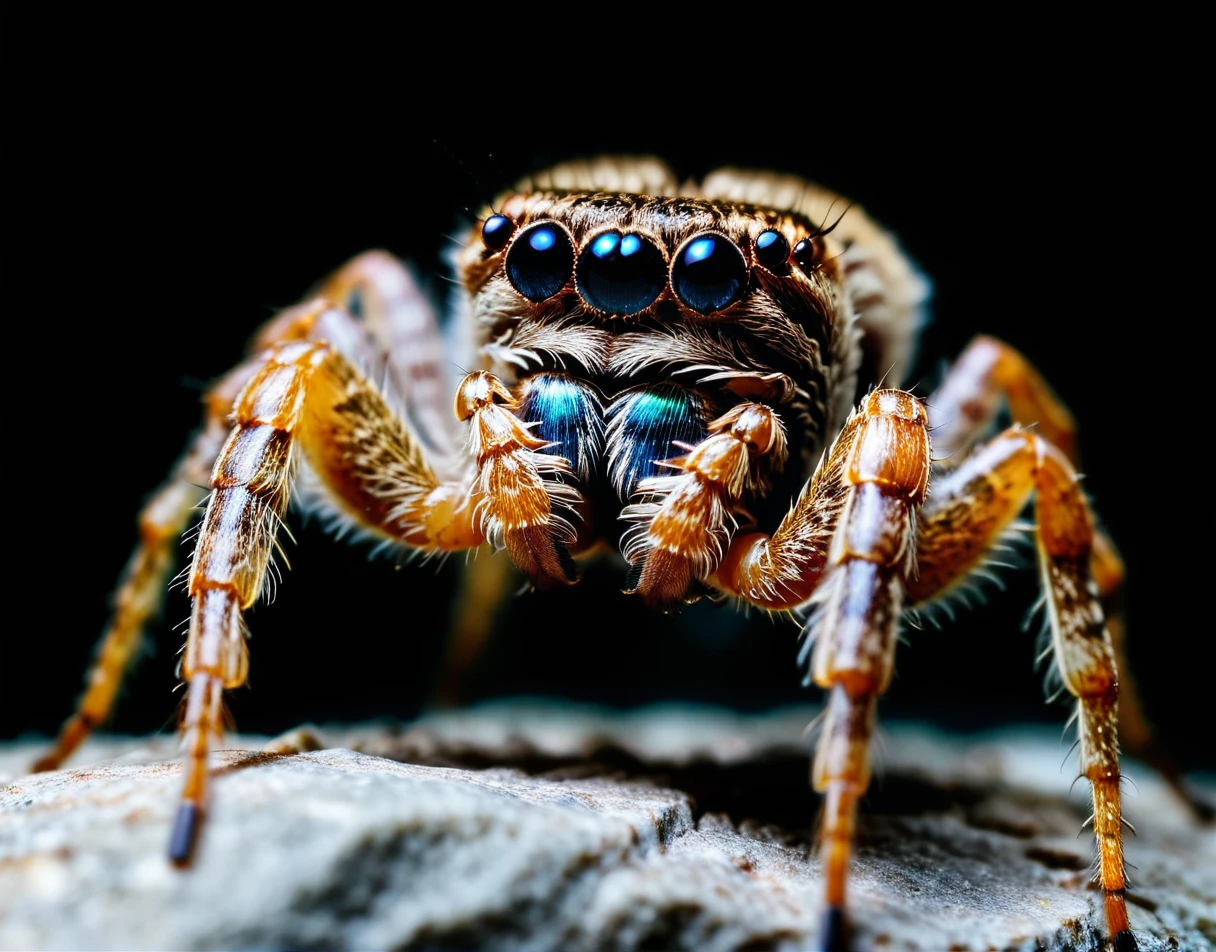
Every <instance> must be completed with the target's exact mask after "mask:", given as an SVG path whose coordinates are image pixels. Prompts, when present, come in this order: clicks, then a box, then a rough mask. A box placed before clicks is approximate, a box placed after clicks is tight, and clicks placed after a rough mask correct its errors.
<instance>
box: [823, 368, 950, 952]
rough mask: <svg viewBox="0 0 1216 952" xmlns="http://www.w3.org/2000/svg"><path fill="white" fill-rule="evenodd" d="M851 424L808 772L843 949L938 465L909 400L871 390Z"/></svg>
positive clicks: (830, 919)
mask: <svg viewBox="0 0 1216 952" xmlns="http://www.w3.org/2000/svg"><path fill="white" fill-rule="evenodd" d="M854 420H856V421H858V422H857V423H856V425H855V426H854V427H853V428H852V432H851V439H850V440H849V442H848V445H847V446H845V447H839V448H838V449H840V450H843V451H844V453H845V461H844V465H843V467H842V471H841V473H840V478H841V484H842V485H841V488H842V489H843V490H844V497H845V499H844V506H843V509H842V511H841V513H840V517H839V522H838V523H837V525H836V527H835V531H834V532H833V534H832V543H831V549H830V551H829V554H828V559H827V565H826V568H825V576H824V581H823V585H822V586H821V588H820V591H819V592H818V594H817V601H818V603H819V607H818V610H817V612H816V614H815V615H814V617H813V619H812V622H811V624H812V631H813V634H814V638H815V642H814V644H815V649H814V657H813V659H812V663H811V673H812V677H813V678H814V680H815V683H816V684H818V685H819V686H820V687H822V688H824V689H826V690H827V691H828V692H829V697H828V707H827V715H826V719H825V721H824V727H823V733H822V735H821V736H820V738H819V744H818V748H817V750H816V754H815V761H814V765H813V767H812V771H811V779H812V784H813V786H814V787H815V789H816V790H817V791H819V792H820V793H822V794H823V797H824V800H823V824H822V828H821V831H820V855H821V857H822V860H823V871H824V881H825V895H824V900H825V911H824V922H823V927H822V931H821V935H820V944H821V946H822V947H823V948H824V949H829V950H837V949H843V948H844V946H845V941H846V936H845V932H846V930H845V920H844V906H845V892H846V882H847V878H848V865H849V859H850V856H851V853H852V843H853V837H854V833H855V826H856V815H857V802H858V800H859V799H860V798H861V797H862V795H863V794H864V793H865V791H866V789H867V788H868V786H869V782H870V766H869V760H870V758H869V746H870V738H871V736H872V734H873V729H874V720H875V707H876V703H877V699H878V695H880V694H882V693H883V692H884V691H885V690H886V689H887V686H888V685H889V684H890V681H891V674H892V672H893V670H894V663H895V645H896V641H897V636H898V631H899V619H900V613H901V611H902V608H903V597H904V578H905V577H906V575H907V573H908V571H909V569H910V567H911V565H912V564H913V561H914V549H915V541H914V540H915V526H916V508H917V507H918V506H919V505H920V504H921V503H923V502H924V499H925V492H926V489H927V486H928V481H929V470H930V465H931V463H930V460H931V454H930V448H929V433H928V416H927V414H926V413H925V410H924V408H923V407H922V406H921V405H920V403H919V402H918V401H917V400H916V398H915V397H913V396H911V395H910V394H906V393H901V392H898V391H889V390H888V391H877V392H876V393H872V394H870V395H869V396H868V397H867V398H866V399H865V401H864V402H863V403H862V408H861V412H860V414H859V415H858V416H857V417H855V418H854ZM846 432H848V431H847V430H846Z"/></svg>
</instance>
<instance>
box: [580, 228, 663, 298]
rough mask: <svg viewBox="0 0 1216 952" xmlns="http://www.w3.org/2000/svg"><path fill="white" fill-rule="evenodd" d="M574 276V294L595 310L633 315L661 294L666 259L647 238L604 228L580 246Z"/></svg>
mask: <svg viewBox="0 0 1216 952" xmlns="http://www.w3.org/2000/svg"><path fill="white" fill-rule="evenodd" d="M574 278H575V281H576V282H577V283H578V293H579V294H580V295H582V298H583V300H584V301H586V302H587V303H588V304H590V305H591V306H592V307H593V308H595V309H596V310H597V311H603V312H604V313H605V314H617V315H621V316H624V315H629V314H637V313H638V312H639V311H644V310H646V308H648V307H650V305H651V304H653V303H654V302H655V299H656V298H658V296H659V295H660V294H662V293H663V285H664V284H666V283H667V262H666V261H664V260H663V252H661V251H660V250H659V249H658V246H656V245H655V243H654V242H652V241H651V240H650V239H649V238H645V237H643V236H642V235H635V234H632V233H626V234H622V233H621V232H619V231H605V232H601V233H600V234H598V235H596V236H595V237H594V238H593V239H592V240H591V243H590V244H589V245H587V246H586V247H585V248H583V250H582V253H581V254H580V255H579V256H578V269H577V270H576V271H575V274H574Z"/></svg>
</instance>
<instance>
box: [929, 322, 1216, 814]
mask: <svg viewBox="0 0 1216 952" xmlns="http://www.w3.org/2000/svg"><path fill="white" fill-rule="evenodd" d="M1002 399H1004V401H1005V403H1006V404H1007V405H1008V407H1009V412H1010V414H1011V415H1012V416H1013V420H1014V422H1015V423H1018V424H1021V425H1023V426H1030V425H1031V424H1034V426H1035V428H1036V430H1037V432H1038V435H1039V436H1040V437H1042V438H1043V439H1044V440H1046V441H1047V442H1048V443H1050V444H1052V445H1053V446H1055V447H1056V448H1057V449H1058V450H1059V451H1060V452H1062V453H1063V454H1064V455H1065V456H1066V457H1067V458H1068V460H1069V461H1070V462H1071V463H1072V465H1073V466H1074V467H1075V468H1077V469H1078V470H1079V469H1080V468H1081V457H1080V452H1079V450H1078V447H1077V428H1076V423H1075V422H1074V420H1073V416H1072V414H1071V413H1070V412H1069V410H1068V408H1067V407H1066V406H1065V405H1064V402H1063V401H1062V400H1061V399H1060V398H1059V396H1057V395H1056V393H1055V392H1054V391H1053V390H1052V389H1051V387H1050V385H1048V383H1047V381H1046V380H1044V379H1043V377H1042V376H1041V375H1040V374H1039V372H1038V371H1037V370H1035V369H1034V366H1033V365H1032V364H1031V363H1030V361H1028V360H1027V359H1026V358H1025V357H1024V356H1022V355H1021V354H1020V353H1018V352H1017V351H1016V350H1014V349H1013V348H1012V347H1010V346H1009V345H1008V344H1006V343H1004V342H1003V341H1000V340H997V339H996V338H993V337H987V336H980V337H976V338H975V339H974V340H973V341H972V342H971V343H970V344H968V346H967V347H966V349H965V350H964V351H963V353H962V354H960V355H959V358H958V360H957V361H956V362H955V363H954V365H953V366H952V367H951V368H950V371H949V373H948V374H947V376H946V379H945V380H943V381H942V384H941V386H940V387H939V388H938V389H937V391H935V392H934V394H933V396H931V397H930V398H929V401H928V407H929V419H930V423H931V425H932V426H933V445H934V449H935V452H936V453H937V456H938V458H939V459H942V460H945V461H946V462H947V463H948V464H950V462H951V461H952V460H961V459H963V458H964V454H965V453H966V451H967V450H968V449H969V448H970V447H971V446H972V445H973V444H974V443H975V441H976V440H977V439H978V438H979V437H980V436H981V435H983V434H984V433H985V432H986V431H987V430H988V428H989V427H990V426H991V424H992V422H993V420H994V419H995V418H996V414H997V410H998V409H999V406H1000V401H1001V400H1002ZM1091 571H1092V573H1093V576H1094V578H1095V580H1096V581H1097V582H1098V586H1099V589H1100V591H1101V595H1102V605H1103V610H1104V612H1105V614H1106V619H1107V627H1108V629H1109V631H1110V633H1111V637H1112V642H1113V645H1114V652H1115V658H1116V661H1117V663H1118V665H1119V670H1120V671H1121V672H1122V674H1123V683H1122V684H1121V686H1120V687H1121V690H1120V695H1121V700H1120V704H1119V729H1120V734H1121V736H1122V738H1123V743H1124V746H1125V747H1126V749H1127V751H1128V752H1129V753H1130V754H1132V755H1133V756H1135V757H1139V758H1140V759H1141V760H1143V761H1145V762H1146V763H1148V764H1149V765H1150V766H1151V767H1153V768H1154V769H1155V770H1156V771H1157V772H1158V773H1160V774H1161V776H1162V777H1163V778H1164V779H1165V780H1166V782H1167V783H1169V785H1170V787H1171V788H1172V789H1173V790H1174V792H1175V793H1176V794H1177V795H1178V797H1179V798H1180V799H1181V800H1182V801H1183V802H1184V803H1186V805H1187V807H1188V808H1189V809H1190V810H1191V811H1192V813H1194V814H1195V816H1196V817H1198V818H1200V819H1205V820H1211V818H1212V816H1213V813H1214V810H1213V806H1212V805H1211V804H1210V803H1207V802H1205V801H1204V800H1203V799H1202V798H1201V797H1200V796H1199V794H1198V793H1197V792H1196V791H1195V790H1193V789H1191V788H1190V787H1189V786H1188V784H1187V782H1186V779H1185V778H1184V777H1183V776H1182V774H1181V772H1180V771H1179V770H1178V767H1177V765H1176V764H1175V763H1174V762H1173V759H1172V758H1171V757H1170V756H1169V754H1168V753H1167V752H1166V751H1165V749H1164V748H1163V747H1162V746H1161V744H1160V743H1159V742H1158V741H1157V740H1156V738H1155V737H1154V736H1153V731H1152V728H1151V727H1150V726H1149V723H1148V719H1147V718H1146V717H1145V715H1144V709H1143V706H1142V705H1141V703H1140V697H1139V693H1138V692H1137V690H1136V686H1135V682H1134V680H1133V679H1132V678H1131V676H1130V669H1129V668H1128V665H1127V663H1126V662H1127V651H1126V644H1125V642H1126V626H1125V625H1124V623H1123V617H1122V612H1121V611H1120V610H1119V607H1118V606H1119V604H1120V597H1119V596H1120V593H1121V591H1122V588H1123V564H1122V560H1121V559H1120V557H1119V553H1118V550H1117V548H1116V547H1115V544H1114V542H1113V541H1112V540H1111V539H1110V537H1109V536H1108V535H1107V534H1106V533H1105V532H1104V531H1103V530H1102V528H1101V527H1100V526H1099V527H1095V530H1094V542H1093V556H1092V565H1091Z"/></svg>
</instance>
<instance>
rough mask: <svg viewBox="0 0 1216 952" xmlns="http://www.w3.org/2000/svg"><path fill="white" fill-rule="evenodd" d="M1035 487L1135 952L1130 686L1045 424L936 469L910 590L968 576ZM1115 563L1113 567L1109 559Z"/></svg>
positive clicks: (1129, 944)
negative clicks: (1122, 719) (1127, 723)
mask: <svg viewBox="0 0 1216 952" xmlns="http://www.w3.org/2000/svg"><path fill="white" fill-rule="evenodd" d="M1031 493H1035V495H1036V521H1037V528H1038V533H1037V541H1038V558H1039V566H1040V570H1041V574H1042V580H1043V586H1044V588H1045V589H1046V590H1047V595H1048V614H1049V617H1050V622H1051V633H1052V642H1053V644H1054V648H1055V656H1056V664H1057V666H1058V668H1059V671H1060V674H1061V676H1062V678H1063V681H1064V685H1065V687H1066V688H1067V689H1068V691H1069V692H1071V693H1072V694H1073V695H1074V696H1075V697H1076V698H1077V699H1078V707H1079V715H1080V718H1079V724H1080V728H1079V730H1080V738H1081V745H1080V746H1081V764H1080V766H1081V773H1082V774H1083V775H1084V776H1085V777H1086V779H1088V780H1089V782H1090V785H1091V787H1092V792H1093V804H1094V817H1093V825H1094V834H1095V836H1096V838H1097V842H1098V878H1099V881H1100V882H1101V885H1102V889H1103V891H1104V901H1105V910H1106V922H1107V926H1108V928H1109V930H1110V935H1111V936H1112V937H1113V939H1114V941H1115V947H1116V948H1117V949H1119V950H1120V952H1125V950H1131V949H1134V948H1136V943H1135V939H1134V938H1133V937H1132V933H1131V931H1130V927H1129V925H1128V918H1127V906H1126V901H1125V898H1124V890H1125V888H1126V885H1127V882H1126V878H1125V875H1124V865H1123V844H1122V831H1121V828H1120V824H1121V819H1120V817H1121V813H1120V801H1119V781H1120V773H1119V746H1118V725H1117V711H1118V700H1119V693H1120V685H1119V682H1118V675H1117V670H1118V669H1117V663H1116V658H1115V652H1114V646H1113V644H1112V640H1111V634H1110V631H1109V628H1108V626H1107V623H1106V617H1105V613H1104V611H1103V608H1102V598H1101V590H1100V587H1099V584H1098V582H1097V581H1096V580H1095V573H1094V571H1093V568H1092V566H1093V564H1094V552H1095V538H1096V536H1095V531H1094V526H1093V518H1092V516H1091V514H1090V511H1089V507H1088V505H1087V504H1086V501H1085V496H1084V494H1083V493H1082V492H1081V489H1080V486H1079V483H1078V477H1077V473H1076V470H1075V469H1074V468H1073V465H1072V463H1071V462H1070V461H1069V460H1068V458H1067V456H1066V455H1065V453H1064V452H1063V451H1061V450H1059V449H1058V448H1056V447H1055V446H1053V445H1052V444H1051V443H1049V442H1048V441H1047V440H1045V439H1042V438H1040V437H1039V436H1037V435H1036V434H1035V433H1033V432H1031V431H1028V430H1023V429H1021V428H1019V427H1013V428H1011V429H1009V430H1006V431H1005V432H1004V433H1002V434H1000V435H999V436H998V437H996V438H995V439H994V440H992V441H991V442H990V443H988V444H986V445H984V446H982V447H980V448H979V449H977V450H975V451H974V452H973V453H971V454H970V455H969V456H968V457H967V458H966V459H964V460H963V461H962V462H961V464H959V465H958V466H957V467H956V468H955V469H953V470H952V471H949V472H947V473H944V474H942V475H940V476H939V477H937V478H935V480H934V483H933V494H932V496H930V498H929V500H928V501H927V502H926V503H925V505H924V506H923V507H922V509H921V510H920V514H919V532H918V536H917V539H918V542H917V572H916V573H915V574H914V575H913V576H912V577H910V578H909V579H908V583H907V591H908V596H909V598H910V599H911V600H912V601H913V602H922V601H925V600H928V599H931V598H934V597H936V596H938V595H941V594H943V593H944V592H946V591H947V590H948V589H949V588H950V587H952V586H953V585H954V584H956V583H957V582H959V581H960V580H961V579H962V578H964V577H965V576H966V574H967V573H968V572H969V571H970V570H971V569H972V568H974V567H975V566H976V565H977V564H978V563H979V562H980V561H981V560H982V559H983V557H984V555H985V554H986V552H987V551H988V549H989V547H990V546H991V545H992V543H993V542H994V541H995V540H996V538H997V536H998V535H999V534H1000V532H1001V530H1002V529H1003V528H1004V527H1005V526H1006V525H1008V523H1009V522H1010V521H1011V520H1012V519H1013V518H1014V517H1015V516H1016V515H1017V513H1018V512H1019V511H1020V510H1021V508H1022V506H1023V505H1024V504H1025V502H1026V500H1027V499H1028V498H1029V497H1030V495H1031ZM1100 564H1103V565H1106V563H1100ZM1106 568H1107V572H1108V574H1111V572H1110V567H1109V565H1107V566H1106Z"/></svg>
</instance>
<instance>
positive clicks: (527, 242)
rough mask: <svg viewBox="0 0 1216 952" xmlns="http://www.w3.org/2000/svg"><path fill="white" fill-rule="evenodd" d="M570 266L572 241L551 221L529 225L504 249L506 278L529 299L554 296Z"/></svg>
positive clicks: (571, 268) (541, 299) (572, 254)
mask: <svg viewBox="0 0 1216 952" xmlns="http://www.w3.org/2000/svg"><path fill="white" fill-rule="evenodd" d="M573 270H574V243H573V242H571V240H570V236H569V235H568V234H566V231H565V229H563V228H561V227H559V226H558V225H555V224H554V223H553V222H548V221H542V222H537V223H536V224H535V225H529V226H528V227H527V228H525V229H524V230H523V231H522V232H520V233H519V235H518V236H517V237H516V239H515V241H514V242H512V243H511V248H510V250H508V251H507V261H506V271H507V280H508V281H510V282H511V287H513V288H515V290H516V291H518V292H519V293H520V294H522V295H523V296H524V297H526V298H527V299H528V300H529V301H536V302H538V303H539V302H541V301H544V300H546V299H548V298H551V297H553V295H555V294H557V292H558V291H560V290H561V289H562V288H564V287H565V286H566V282H568V281H569V280H570V272H571V271H573Z"/></svg>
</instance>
